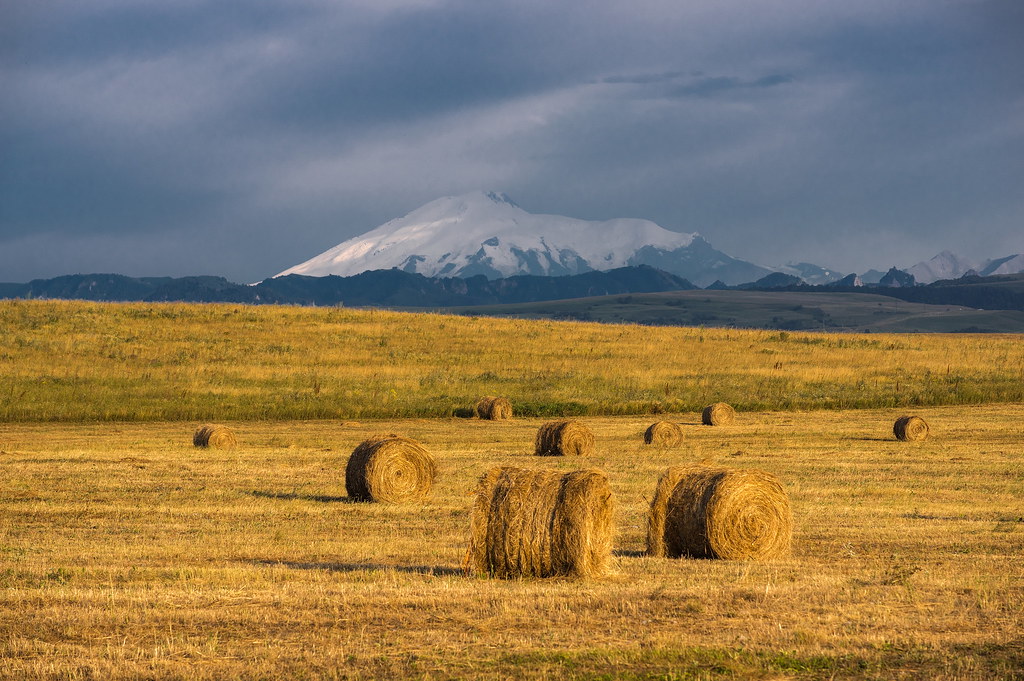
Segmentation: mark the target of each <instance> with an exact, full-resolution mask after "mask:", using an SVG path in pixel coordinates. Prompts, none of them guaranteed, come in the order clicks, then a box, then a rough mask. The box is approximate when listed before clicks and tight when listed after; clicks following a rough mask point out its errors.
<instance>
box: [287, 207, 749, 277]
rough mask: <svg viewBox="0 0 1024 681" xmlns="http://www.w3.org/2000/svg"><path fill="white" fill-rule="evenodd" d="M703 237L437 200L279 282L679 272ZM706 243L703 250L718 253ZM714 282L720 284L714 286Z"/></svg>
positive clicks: (632, 223) (645, 225) (646, 224)
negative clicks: (388, 272)
mask: <svg viewBox="0 0 1024 681" xmlns="http://www.w3.org/2000/svg"><path fill="white" fill-rule="evenodd" d="M697 238H698V235H697V234H696V233H693V234H684V233H680V232H672V231H670V230H667V229H665V228H663V227H660V226H659V225H657V224H655V223H653V222H651V221H649V220H639V219H616V220H607V221H603V222H593V221H588V220H578V219H575V218H568V217H563V216H559V215H536V214H533V213H528V212H526V211H525V210H523V209H522V208H520V207H519V206H518V205H516V203H515V202H514V201H512V199H510V198H509V197H508V195H507V194H503V193H500V192H493V191H492V192H473V193H470V194H464V195H461V196H448V197H444V198H440V199H437V200H435V201H431V202H430V203H427V204H426V205H424V206H421V207H420V208H417V209H416V210H414V211H412V212H411V213H409V214H408V215H405V216H404V217H401V218H397V219H395V220H391V221H389V222H386V223H384V224H383V225H381V226H379V227H377V228H376V229H373V230H371V231H369V232H367V233H366V234H363V235H362V236H358V237H355V238H352V239H349V240H347V241H344V242H342V243H340V244H338V245H337V246H335V247H334V248H331V249H330V250H328V251H325V252H324V253H321V254H320V255H318V256H316V257H314V258H311V259H310V260H307V261H306V262H304V263H301V264H299V265H296V266H294V267H291V268H289V269H287V270H285V271H283V272H281V273H280V274H278V275H276V276H283V275H287V274H302V275H307V276H325V275H328V274H336V275H340V276H351V275H354V274H358V273H360V272H364V271H366V270H375V269H391V268H398V269H401V270H404V271H406V272H416V273H419V274H423V275H426V276H459V277H467V276H472V275H475V274H484V275H486V276H488V277H507V276H512V275H516V274H539V275H564V274H578V273H580V272H586V271H590V270H609V269H614V268H617V267H624V266H628V265H640V264H651V265H653V266H656V267H662V269H668V271H673V269H670V268H667V267H665V259H666V257H669V256H671V254H678V253H680V252H681V251H682V250H685V249H687V248H688V247H689V246H691V244H694V241H695V239H697ZM700 242H701V244H703V246H702V247H701V248H702V249H703V250H712V249H710V246H707V243H706V242H704V241H703V240H700ZM714 253H715V254H717V255H716V258H717V260H716V262H717V263H718V267H719V268H723V267H725V268H728V266H733V265H736V264H737V263H741V264H742V265H746V266H749V267H755V266H752V265H749V263H743V262H742V261H737V260H734V259H732V258H729V257H728V256H726V255H725V254H722V253H718V252H717V251H714ZM691 255H692V254H691ZM718 256H721V257H718ZM723 258H724V259H723ZM652 259H653V260H654V261H656V262H652V261H651V260H652ZM669 259H671V258H670V257H669ZM691 260H692V258H691ZM756 269H760V268H756ZM726 271H728V270H726ZM765 272H767V270H765ZM673 273H678V272H673ZM680 276H689V275H687V274H680ZM746 276H748V273H747V272H743V273H742V275H741V274H740V273H739V272H737V273H736V276H734V277H730V278H740V279H741V281H749V278H743V277H746ZM762 276H763V275H762ZM703 278H704V277H700V276H698V277H694V278H693V281H694V282H695V283H698V282H699V280H700V279H703ZM714 278H718V277H713V278H712V279H710V280H708V281H709V282H710V281H714ZM737 283H738V282H737Z"/></svg>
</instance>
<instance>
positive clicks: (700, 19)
mask: <svg viewBox="0 0 1024 681" xmlns="http://www.w3.org/2000/svg"><path fill="white" fill-rule="evenodd" d="M478 189H483V190H497V191H503V192H506V193H508V194H509V195H511V196H512V197H513V198H514V199H515V200H516V202H517V203H519V205H520V206H522V207H523V208H524V209H526V210H528V211H530V212H534V213H555V214H560V215H569V216H572V217H579V218H586V219H594V220H596V219H610V218H616V217H637V218H647V219H650V220H654V221H655V222H657V223H659V224H660V225H662V226H664V227H666V228H668V229H673V230H678V231H685V232H692V231H696V232H700V233H701V234H703V235H704V236H705V237H706V238H707V239H708V240H709V241H710V242H711V243H712V245H714V246H715V247H717V248H719V249H721V250H724V251H725V252H727V253H730V254H732V255H735V256H738V257H742V258H746V259H748V260H752V261H754V262H758V263H761V264H769V265H770V264H782V263H785V262H788V261H793V262H796V261H801V260H803V261H810V262H814V263H817V264H821V265H825V266H829V267H833V268H836V269H839V270H841V271H844V272H850V271H858V272H859V271H863V270H865V269H868V268H869V267H877V268H885V267H888V266H890V265H899V266H909V265H912V264H914V263H916V262H918V261H920V260H922V259H926V258H929V257H931V256H932V255H935V254H936V253H938V252H939V251H940V250H943V249H949V250H952V251H955V252H958V253H961V254H963V255H966V256H971V257H978V258H981V257H996V256H1002V255H1007V254H1010V253H1019V252H1024V2H1020V0H992V1H986V0H899V1H898V2H893V1H892V0H858V1H857V2H850V1H849V0H785V1H781V0H780V1H774V2H773V1H771V0H766V1H765V2H750V1H749V0H743V1H742V2H740V1H737V0H691V1H689V2H678V1H676V0H633V1H632V2H622V1H621V0H586V1H583V0H563V1H552V0H488V1H486V2H482V1H481V0H336V1H329V0H247V1H235V2H223V1H220V0H161V1H160V2H157V1H155V0H50V1H48V2H25V1H24V0H0V281H27V280H29V279H32V278H36V277H51V276H56V275H59V274H67V273H88V272H119V273H123V274H129V275H172V276H182V275H186V274H219V275H223V276H227V277H228V278H229V279H232V280H234V281H255V280H258V279H262V278H264V277H266V276H270V275H273V274H275V273H277V272H279V271H281V270H283V269H285V268H287V267H289V266H291V265H294V264H297V263H298V262H301V261H303V260H306V259H307V258H310V257H312V256H313V255H316V254H317V253H320V252H321V251H323V250H326V249H327V248H329V247H331V246H333V245H335V244H337V243H339V242H341V241H343V240H345V239H347V238H349V237H351V236H355V235H357V234H360V233H362V232H365V231H367V230H369V229H371V228H373V227H376V226H377V225H379V224H381V223H383V222H385V221H387V220H389V219H392V218H395V217H399V216H401V215H404V214H405V213H407V212H409V211H411V210H413V209H415V208H417V207H418V206H420V205H422V204H424V203H426V202H428V201H431V200H433V199H435V198H438V197H441V196H445V195H452V194H461V193H466V192H469V191H474V190H478Z"/></svg>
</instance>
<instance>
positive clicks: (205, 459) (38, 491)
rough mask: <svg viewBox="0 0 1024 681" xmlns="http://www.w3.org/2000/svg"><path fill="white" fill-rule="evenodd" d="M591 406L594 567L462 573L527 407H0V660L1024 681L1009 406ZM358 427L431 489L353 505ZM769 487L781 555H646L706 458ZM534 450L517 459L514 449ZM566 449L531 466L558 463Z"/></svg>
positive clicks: (524, 429)
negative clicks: (910, 420)
mask: <svg viewBox="0 0 1024 681" xmlns="http://www.w3.org/2000/svg"><path fill="white" fill-rule="evenodd" d="M915 411H916V412H917V413H919V414H920V415H921V416H922V417H924V418H925V419H927V420H928V422H929V423H930V424H931V425H932V427H933V437H931V438H929V439H928V440H926V441H924V442H921V443H918V444H917V445H915V446H914V447H913V448H907V447H905V446H902V445H901V444H900V443H898V442H896V441H895V440H894V439H893V437H892V433H891V430H890V424H892V422H893V420H894V419H895V417H896V416H898V415H899V413H900V412H899V411H894V410H867V411H855V412H850V411H833V412H816V413H815V414H814V415H813V418H809V417H808V415H806V414H801V413H794V412H747V413H745V414H744V418H743V419H742V420H740V421H739V422H737V423H736V424H735V425H734V426H733V427H731V428H729V429H728V430H723V429H718V428H704V427H700V425H699V419H698V418H696V415H695V414H693V413H690V414H678V415H674V416H673V417H672V418H673V420H676V421H679V422H680V423H681V425H682V427H683V428H684V429H685V431H686V443H687V444H686V447H685V448H683V449H676V450H667V449H659V448H652V447H649V446H646V445H644V444H642V441H641V438H640V434H641V433H642V432H643V430H644V429H645V428H646V427H647V425H648V424H649V423H650V420H649V419H648V418H645V417H605V418H594V419H590V420H588V424H589V425H590V426H591V428H592V429H593V431H594V433H595V435H596V437H597V440H598V443H599V445H600V446H599V447H598V450H597V452H596V453H595V455H594V456H592V457H590V458H588V459H586V460H585V464H586V466H588V467H590V466H593V467H598V468H600V469H602V470H604V471H606V472H607V474H608V478H609V483H610V486H611V489H612V492H613V494H614V495H615V498H616V499H617V502H618V510H617V513H616V525H617V535H616V536H617V539H616V541H615V545H614V549H615V552H614V557H613V559H612V565H611V568H612V569H613V571H614V572H615V573H616V574H614V575H613V576H610V577H608V578H606V579H604V580H598V581H592V582H586V583H580V582H577V581H574V580H530V579H526V580H522V581H505V580H490V579H479V578H467V577H465V576H463V574H462V564H463V560H464V557H465V551H466V533H467V528H468V523H469V515H470V507H471V505H472V497H471V494H472V492H473V490H474V489H475V487H476V484H477V482H478V479H479V477H480V476H481V475H482V474H483V473H484V472H485V471H487V470H488V469H490V468H491V467H494V466H520V465H523V464H524V463H528V464H529V465H532V466H536V465H538V460H537V459H534V458H532V457H530V455H529V453H528V446H529V443H530V442H531V440H532V438H533V435H534V432H535V431H536V429H537V427H538V426H539V425H540V423H541V421H540V420H539V419H517V420H516V421H513V422H510V423H509V424H507V425H506V426H503V427H502V429H501V432H500V433H498V434H496V433H495V430H494V427H493V424H490V423H487V422H481V421H477V420H462V419H460V420H455V419H439V420H415V419H410V420H396V421H381V422H372V423H366V422H363V423H354V422H341V421H298V422H273V421H252V422H244V423H232V424H231V425H232V426H233V427H235V428H236V429H237V430H238V431H239V432H243V433H245V437H244V438H242V441H241V442H240V446H239V447H237V448H235V449H232V450H213V449H205V450H195V449H193V447H192V445H191V443H189V442H187V441H183V438H182V437H181V432H182V426H181V424H180V423H150V424H131V423H114V424H109V423H107V424H87V425H76V424H64V425H60V426H55V425H49V424H5V425H0V466H2V469H3V476H2V478H0V561H2V562H0V612H3V613H7V614H8V616H4V617H0V678H11V679H30V680H32V679H88V678H92V679H101V678H102V679H112V680H113V681H122V680H126V679H137V678H158V679H225V678H267V679H269V678H294V679H298V678H302V679H339V678H348V679H373V678H409V679H439V680H440V679H455V678H465V679H468V678H482V679H504V678H510V677H516V678H525V679H590V678H594V679H597V678H600V679H608V678H617V677H619V678H630V679H690V678H693V679H735V678H756V679H783V678H786V679H790V678H795V679H812V678H813V679H863V678H869V679H891V678H902V679H948V680H953V679H957V680H959V681H974V680H977V681H981V680H982V679H985V680H987V679H1014V678H1016V679H1019V678H1021V668H1022V663H1024V638H1022V635H1021V633H1020V632H1021V631H1024V573H1022V572H1021V570H1020V551H1021V545H1022V542H1024V502H1022V498H1024V493H1022V490H1024V450H1022V447H1021V441H1022V431H1021V423H1024V405H1002V406H1000V405H989V406H985V407H978V408H973V407H950V408H921V409H918V410H915ZM368 430H388V431H395V432H402V433H406V434H408V435H409V436H410V437H414V438H415V439H417V440H419V441H421V442H423V443H424V444H425V445H426V446H427V447H428V448H429V449H430V450H431V451H433V452H435V453H437V454H438V455H439V456H443V457H444V459H445V461H446V475H445V476H444V477H443V478H440V479H439V480H438V484H437V485H436V486H435V490H434V494H433V496H432V498H431V501H430V502H429V503H420V504H408V505H402V506H389V505H380V504H350V503H347V495H346V494H345V490H344V486H343V482H342V480H341V479H340V476H339V475H338V471H339V470H341V468H342V467H343V466H344V465H345V462H346V460H347V458H348V455H349V453H350V452H351V451H352V449H353V448H354V447H355V446H356V445H357V444H358V443H359V442H360V441H361V440H362V439H363V438H364V437H365V433H366V432H368ZM705 459H707V460H709V462H710V463H712V464H714V465H724V466H729V467H731V468H741V469H763V470H767V471H769V472H771V473H773V474H775V475H777V476H778V477H779V478H780V479H782V480H784V481H785V486H786V490H787V492H788V494H789V496H790V500H791V504H792V509H793V519H794V542H793V555H792V556H791V557H790V558H787V559H784V560H781V561H777V562H773V563H766V564H761V563H743V562H733V561H707V560H689V559H680V560H669V559H656V558H649V557H645V556H643V555H642V551H643V548H644V542H645V527H646V514H647V511H648V508H649V506H650V494H651V490H652V489H653V486H654V484H655V482H656V480H657V479H658V476H659V475H660V474H661V473H662V472H663V471H664V470H665V469H666V468H667V467H669V466H672V465H680V464H686V463H691V462H697V461H701V460H705ZM527 460H528V461H527ZM581 462H582V460H580V459H577V458H570V457H563V458H552V459H546V460H543V462H542V463H543V465H544V467H546V468H548V469H550V470H554V471H559V472H562V473H566V472H570V471H573V470H576V469H577V468H578V466H579V465H580V463H581Z"/></svg>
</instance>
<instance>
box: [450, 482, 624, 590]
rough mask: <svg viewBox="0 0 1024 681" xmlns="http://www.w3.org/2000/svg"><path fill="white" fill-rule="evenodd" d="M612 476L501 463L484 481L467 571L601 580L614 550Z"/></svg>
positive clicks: (477, 500)
mask: <svg viewBox="0 0 1024 681" xmlns="http://www.w3.org/2000/svg"><path fill="white" fill-rule="evenodd" d="M614 505H615V501H614V498H613V497H612V492H611V487H610V486H609V485H608V476H607V475H605V474H604V472H602V471H599V470H596V469H584V470H578V471H572V472H571V473H560V472H558V471H552V470H530V469H525V468H514V467H512V466H497V467H495V468H492V469H491V470H489V471H488V472H487V473H485V474H484V475H483V476H482V477H481V478H480V483H479V485H478V486H477V489H476V498H475V500H474V502H473V510H472V513H471V515H470V541H469V551H468V553H467V556H466V573H467V574H469V575H473V574H487V575H490V576H492V577H497V578H500V579H513V578H517V577H563V576H564V577H577V578H587V577H598V576H601V575H603V574H605V572H606V571H607V569H608V562H609V559H610V557H611V552H612V535H613V533H614V526H613V523H612V517H613V513H614Z"/></svg>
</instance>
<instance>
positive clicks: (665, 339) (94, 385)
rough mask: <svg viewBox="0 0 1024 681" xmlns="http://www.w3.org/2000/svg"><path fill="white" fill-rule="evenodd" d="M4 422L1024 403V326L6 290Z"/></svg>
mask: <svg viewBox="0 0 1024 681" xmlns="http://www.w3.org/2000/svg"><path fill="white" fill-rule="evenodd" d="M0 336H2V337H3V339H4V343H3V344H2V345H0V421H65V422H75V421H97V420H105V421H156V420H181V419H185V420H189V421H204V422H205V421H209V422H220V421H235V420H240V419H309V418H323V419H338V418H341V419H357V418H397V417H414V416H419V417H428V416H429V417H444V416H452V415H458V414H461V413H465V414H467V415H470V414H471V413H472V409H473V406H474V405H475V404H476V403H477V400H479V399H480V398H481V397H483V396H485V395H501V396H504V397H507V398H509V399H510V400H511V401H512V403H513V405H514V407H515V410H516V413H517V414H519V415H533V416H550V417H569V416H579V415H602V414H603V415H612V414H645V413H646V414H654V413H662V412H664V413H672V412H680V411H694V410H697V409H700V408H702V407H704V406H706V405H708V404H712V403H714V402H719V401H721V402H727V403H729V404H731V405H733V406H735V407H736V408H738V409H740V410H741V411H744V410H746V411H749V410H787V409H847V408H866V407H868V408H869V407H898V406H925V405H943V404H984V403H990V402H1003V403H1006V402H1024V343H1022V342H1021V337H1020V336H1019V335H1009V334H1006V335H1002V334H980V335H978V334H975V335H943V334H931V335H891V334H888V335H883V334H860V335H854V334H846V335H843V334H808V333H787V332H777V331H751V330H737V329H699V328H669V327H658V328H652V327H642V326H632V325H608V324H596V323H565V322H553V321H527V320H517V319H486V318H477V317H459V316H451V315H435V314H408V313H398V312H383V311H374V310H351V309H344V308H330V309H326V308H319V309H318V308H294V307H245V306H239V305H225V304H216V305H185V304H141V303H132V304H110V303H105V304H97V303H86V302H81V301H70V302H68V301H64V302H61V301H0Z"/></svg>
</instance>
